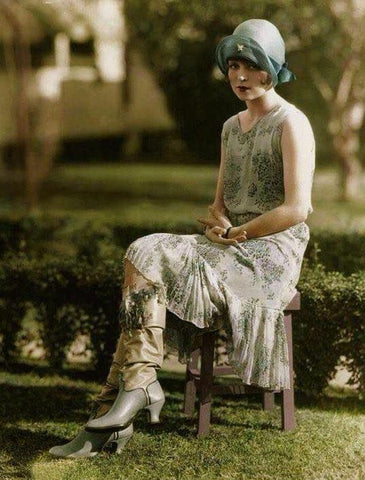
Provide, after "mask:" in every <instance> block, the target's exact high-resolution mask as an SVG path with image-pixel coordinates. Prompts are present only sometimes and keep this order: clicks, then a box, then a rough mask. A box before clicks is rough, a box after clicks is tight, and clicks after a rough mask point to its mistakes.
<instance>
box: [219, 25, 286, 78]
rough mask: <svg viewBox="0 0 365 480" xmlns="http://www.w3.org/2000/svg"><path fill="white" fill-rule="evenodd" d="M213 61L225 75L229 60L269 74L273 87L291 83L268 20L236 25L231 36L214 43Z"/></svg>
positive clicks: (280, 43)
mask: <svg viewBox="0 0 365 480" xmlns="http://www.w3.org/2000/svg"><path fill="white" fill-rule="evenodd" d="M215 57H216V61H217V64H218V66H219V68H220V70H221V71H222V72H223V73H224V74H225V75H226V74H227V71H228V59H229V58H244V59H247V60H250V61H251V62H253V63H255V64H256V65H257V66H258V67H259V68H260V69H261V70H265V71H266V72H268V73H270V75H271V78H272V82H273V85H274V86H276V85H278V84H281V83H285V82H290V81H291V80H295V75H294V74H293V73H292V72H291V71H290V70H289V69H288V68H287V63H286V61H285V43H284V40H283V37H282V36H281V34H280V32H279V30H278V29H277V28H276V27H275V25H273V24H272V23H271V22H269V21H268V20H263V19H250V20H246V21H245V22H242V23H240V24H239V25H238V27H236V28H235V30H234V31H233V33H232V35H229V36H228V37H224V38H223V39H222V40H221V41H220V42H219V43H218V45H217V48H216V51H215Z"/></svg>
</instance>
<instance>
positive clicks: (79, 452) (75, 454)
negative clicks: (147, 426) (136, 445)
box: [49, 423, 133, 458]
mask: <svg viewBox="0 0 365 480" xmlns="http://www.w3.org/2000/svg"><path fill="white" fill-rule="evenodd" d="M132 435H133V423H131V424H130V425H129V426H128V427H127V428H125V429H123V430H117V431H115V432H113V433H112V434H110V432H87V431H86V430H81V432H80V433H79V434H78V435H77V436H76V437H75V438H74V439H73V440H71V441H70V442H68V443H66V444H65V445H57V446H55V447H52V448H51V449H50V450H49V453H50V454H51V455H53V456H55V457H62V458H80V457H94V456H95V455H97V454H98V453H100V452H101V451H105V452H108V453H118V454H119V453H121V452H122V450H123V449H124V447H125V446H126V445H127V443H128V442H129V440H130V439H131V438H132Z"/></svg>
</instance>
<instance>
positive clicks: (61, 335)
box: [0, 257, 365, 394]
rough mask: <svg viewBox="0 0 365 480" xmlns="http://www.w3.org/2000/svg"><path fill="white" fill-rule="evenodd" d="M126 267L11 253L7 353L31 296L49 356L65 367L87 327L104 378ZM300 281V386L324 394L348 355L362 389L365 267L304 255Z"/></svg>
mask: <svg viewBox="0 0 365 480" xmlns="http://www.w3.org/2000/svg"><path fill="white" fill-rule="evenodd" d="M122 270H123V263H122V261H121V259H120V260H110V259H109V260H103V261H100V262H98V264H97V265H93V264H90V263H89V262H86V261H85V259H78V258H75V257H72V258H71V257H59V258H43V259H40V260H39V259H38V260H37V259H33V260H32V259H28V258H26V257H22V258H19V257H17V258H16V257H8V258H7V259H6V260H4V261H3V263H2V265H1V268H0V291H1V299H0V300H1V302H2V303H1V305H2V310H1V312H2V313H1V327H2V329H3V330H2V333H3V334H4V332H5V336H4V338H7V340H6V342H5V344H4V341H3V355H4V356H7V358H9V356H10V352H11V351H14V348H13V345H14V340H15V338H16V334H17V329H18V330H19V329H20V327H21V323H20V321H19V318H20V317H21V315H22V312H23V310H22V308H23V307H21V308H18V307H17V308H18V309H17V310H16V312H15V314H14V310H13V308H14V306H18V305H21V306H24V305H25V303H26V302H31V303H32V305H34V307H35V308H36V309H37V311H38V318H39V322H40V324H41V335H42V339H43V343H44V346H45V348H46V350H47V355H48V359H49V361H50V364H51V365H53V366H54V367H56V368H59V367H61V366H62V363H63V361H64V359H65V355H66V352H67V348H68V346H69V345H70V343H71V342H72V340H73V339H74V338H75V336H76V335H77V333H89V334H90V336H91V342H92V349H93V353H94V356H93V361H94V366H95V368H96V371H97V373H98V374H99V375H100V377H101V378H103V377H104V376H105V374H106V372H107V370H108V367H109V365H110V361H111V358H112V354H113V352H114V350H115V345H116V341H117V338H118V336H119V325H118V320H117V319H118V307H119V302H120V299H121V288H120V286H121V283H122V277H123V271H122ZM298 289H299V291H300V292H301V294H302V307H301V311H300V312H297V313H296V314H295V316H294V322H293V335H294V351H295V355H294V357H295V372H296V387H297V388H300V389H302V390H305V391H307V392H310V393H312V394H319V393H320V392H321V391H322V389H323V388H324V387H325V386H326V385H327V381H328V379H330V378H332V377H333V375H334V373H335V368H336V366H337V364H338V361H339V359H340V358H342V357H343V358H344V360H343V363H344V364H345V365H346V366H347V368H348V369H349V371H350V372H351V382H360V388H361V389H364V359H365V352H364V345H365V327H364V324H363V322H362V312H364V311H365V273H364V272H362V273H356V274H352V275H350V276H348V277H346V276H344V275H343V274H341V273H339V272H326V270H325V269H324V267H323V266H320V265H317V266H316V267H310V266H309V262H308V261H306V262H305V263H304V266H303V270H302V277H301V280H300V283H299V286H298ZM13 315H14V316H13ZM14 318H15V322H14ZM13 322H14V323H13ZM9 326H11V327H9ZM5 350H7V351H6V352H5Z"/></svg>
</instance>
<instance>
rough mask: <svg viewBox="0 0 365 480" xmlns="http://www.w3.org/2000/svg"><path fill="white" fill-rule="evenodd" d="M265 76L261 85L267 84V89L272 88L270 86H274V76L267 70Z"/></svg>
mask: <svg viewBox="0 0 365 480" xmlns="http://www.w3.org/2000/svg"><path fill="white" fill-rule="evenodd" d="M265 77H266V78H264V79H262V80H261V85H266V86H267V87H268V88H267V90H270V88H271V87H273V82H272V76H271V75H270V73H268V72H265Z"/></svg>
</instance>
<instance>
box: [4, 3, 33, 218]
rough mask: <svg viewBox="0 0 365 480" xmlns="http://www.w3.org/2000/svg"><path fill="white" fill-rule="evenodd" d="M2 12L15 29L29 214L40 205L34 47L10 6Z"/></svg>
mask: <svg viewBox="0 0 365 480" xmlns="http://www.w3.org/2000/svg"><path fill="white" fill-rule="evenodd" d="M0 10H1V12H2V13H3V15H4V17H5V19H6V20H7V21H8V23H9V25H10V26H11V28H12V32H13V38H12V42H13V45H14V65H15V75H16V80H17V86H16V106H15V118H16V129H17V151H18V152H19V156H20V164H21V166H22V168H24V191H25V203H26V206H27V210H28V211H32V210H35V209H36V207H37V205H38V189H37V180H36V177H37V168H36V161H35V160H36V159H35V155H34V152H33V149H32V144H31V132H30V120H29V98H28V85H29V82H30V72H31V61H30V47H29V45H28V43H27V41H26V39H25V38H24V35H23V32H22V28H21V24H20V22H19V20H18V18H17V17H16V15H15V14H14V12H13V10H12V9H11V7H9V5H8V4H6V3H2V4H1V5H0Z"/></svg>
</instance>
